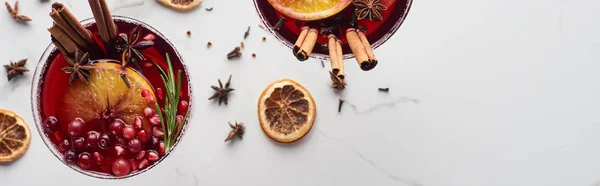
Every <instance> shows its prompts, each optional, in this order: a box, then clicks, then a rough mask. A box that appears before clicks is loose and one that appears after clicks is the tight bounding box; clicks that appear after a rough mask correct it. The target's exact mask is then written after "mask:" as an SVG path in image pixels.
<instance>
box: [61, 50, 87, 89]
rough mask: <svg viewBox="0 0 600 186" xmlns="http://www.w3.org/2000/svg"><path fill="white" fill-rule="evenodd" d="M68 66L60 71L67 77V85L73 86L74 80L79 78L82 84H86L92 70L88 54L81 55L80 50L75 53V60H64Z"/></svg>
mask: <svg viewBox="0 0 600 186" xmlns="http://www.w3.org/2000/svg"><path fill="white" fill-rule="evenodd" d="M66 59H67V60H66V61H67V63H68V64H69V66H66V67H63V68H62V69H61V70H62V71H63V72H66V73H67V74H71V76H69V84H73V82H74V81H75V79H76V78H79V79H80V80H81V81H82V82H84V83H88V78H90V70H92V69H94V68H95V67H94V65H92V64H91V63H90V56H89V55H88V53H87V52H86V53H83V52H82V51H80V50H76V51H75V58H66Z"/></svg>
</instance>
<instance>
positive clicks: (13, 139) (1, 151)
mask: <svg viewBox="0 0 600 186" xmlns="http://www.w3.org/2000/svg"><path fill="white" fill-rule="evenodd" d="M30 142H31V133H30V132H29V126H27V124H26V123H25V121H24V120H23V118H21V117H19V116H18V115H17V114H15V113H14V112H11V111H8V110H2V109H0V162H11V161H14V160H16V159H18V158H20V157H21V156H23V154H25V152H26V151H27V149H28V148H29V143H30Z"/></svg>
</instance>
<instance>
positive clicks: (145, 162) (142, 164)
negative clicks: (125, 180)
mask: <svg viewBox="0 0 600 186" xmlns="http://www.w3.org/2000/svg"><path fill="white" fill-rule="evenodd" d="M148 164H149V163H148V160H147V159H143V160H142V161H140V165H139V166H138V167H139V168H140V169H144V168H146V166H148Z"/></svg>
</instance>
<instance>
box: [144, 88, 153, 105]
mask: <svg viewBox="0 0 600 186" xmlns="http://www.w3.org/2000/svg"><path fill="white" fill-rule="evenodd" d="M142 97H143V98H144V99H146V100H148V102H150V103H154V96H153V95H152V94H151V93H150V91H149V90H146V89H144V90H142Z"/></svg>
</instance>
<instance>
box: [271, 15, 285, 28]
mask: <svg viewBox="0 0 600 186" xmlns="http://www.w3.org/2000/svg"><path fill="white" fill-rule="evenodd" d="M285 21H286V19H285V17H281V18H279V21H277V24H275V26H273V30H277V31H279V29H280V28H281V26H283V23H284V22H285Z"/></svg>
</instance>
